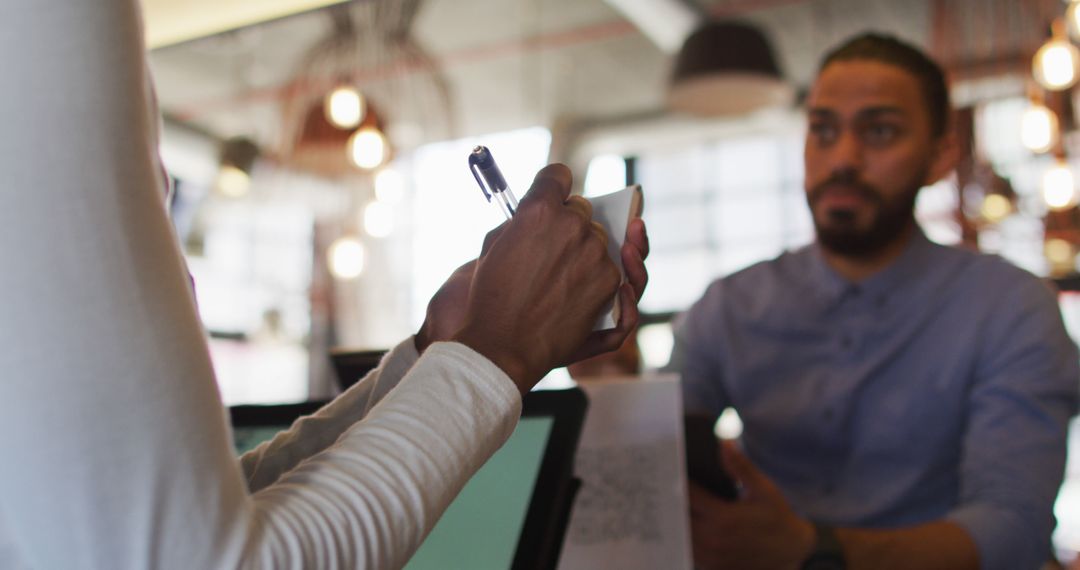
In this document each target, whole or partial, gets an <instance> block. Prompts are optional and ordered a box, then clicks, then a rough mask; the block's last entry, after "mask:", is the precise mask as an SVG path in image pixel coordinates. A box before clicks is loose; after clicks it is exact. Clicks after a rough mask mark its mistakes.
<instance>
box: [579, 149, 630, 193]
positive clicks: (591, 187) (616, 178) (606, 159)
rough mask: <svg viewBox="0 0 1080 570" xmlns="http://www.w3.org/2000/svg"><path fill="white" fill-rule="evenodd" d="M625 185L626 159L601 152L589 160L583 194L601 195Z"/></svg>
mask: <svg viewBox="0 0 1080 570" xmlns="http://www.w3.org/2000/svg"><path fill="white" fill-rule="evenodd" d="M625 187H626V159H624V158H623V157H621V156H619V155H617V154H602V155H600V156H597V157H595V158H593V159H592V160H590V161H589V167H588V169H587V170H586V171H585V196H587V197H589V198H592V197H595V196H603V195H604V194H611V193H612V192H615V191H617V190H621V189H622V188H625Z"/></svg>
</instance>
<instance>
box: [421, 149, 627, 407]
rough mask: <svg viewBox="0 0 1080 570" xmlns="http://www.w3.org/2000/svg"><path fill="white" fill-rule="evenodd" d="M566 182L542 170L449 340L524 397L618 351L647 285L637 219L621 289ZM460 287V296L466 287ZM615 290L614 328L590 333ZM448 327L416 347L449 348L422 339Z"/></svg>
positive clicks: (483, 264)
mask: <svg viewBox="0 0 1080 570" xmlns="http://www.w3.org/2000/svg"><path fill="white" fill-rule="evenodd" d="M570 183H571V175H570V171H569V170H568V169H567V168H566V167H565V166H562V165H551V166H548V167H547V168H544V169H543V170H541V171H540V173H539V174H537V176H536V179H535V181H534V182H533V185H532V187H531V188H530V189H529V192H528V193H527V194H526V195H525V196H524V197H523V198H522V200H521V204H520V207H519V208H518V211H517V214H516V215H515V216H514V219H513V220H510V221H509V222H507V223H506V224H503V226H500V227H499V228H497V229H496V230H495V231H494V232H493V233H492V234H489V236H488V239H487V240H486V242H485V251H484V252H483V254H482V255H481V257H480V258H479V259H478V260H477V262H476V266H475V270H474V271H473V274H472V276H471V280H472V282H471V285H470V286H469V294H468V302H467V304H466V311H465V315H464V318H463V320H462V324H461V327H460V329H459V330H458V331H457V332H455V333H453V335H452V337H451V338H450V340H456V341H459V342H462V343H463V344H466V345H467V346H470V347H471V348H473V349H474V350H476V351H477V352H480V353H481V354H483V355H485V356H487V357H488V358H489V359H491V360H492V362H494V363H495V364H496V365H497V366H499V367H500V368H502V369H503V371H505V372H506V373H507V375H508V376H510V377H511V379H513V380H514V382H515V383H517V385H518V387H519V388H520V389H521V390H522V391H523V392H525V391H527V390H529V389H531V388H532V386H533V385H534V384H535V383H536V382H537V381H538V380H539V379H540V378H541V377H543V375H544V374H546V373H547V372H548V371H549V370H550V369H551V368H553V367H555V366H560V365H563V364H566V363H568V362H571V361H573V360H576V359H580V358H585V357H587V356H591V355H593V354H597V353H599V352H604V351H608V350H612V349H614V348H617V347H618V346H619V345H620V344H621V343H622V341H623V340H624V339H625V338H626V336H627V335H628V334H629V332H630V331H631V330H632V329H633V327H634V326H635V325H636V324H637V318H638V315H637V297H638V295H640V293H641V291H642V290H643V289H644V287H645V282H646V280H647V277H646V273H645V268H644V263H643V260H644V257H645V255H647V253H648V240H647V238H646V237H645V232H644V226H643V224H642V223H641V222H640V220H639V221H636V222H635V223H633V224H631V225H630V227H628V230H627V244H626V246H625V247H624V248H623V251H622V254H623V263H624V264H625V266H626V267H625V271H626V274H627V276H628V280H627V283H626V284H624V285H622V288H621V289H620V276H619V272H618V269H617V268H616V267H615V264H614V263H612V262H611V260H610V259H609V258H608V256H607V235H606V234H605V232H604V230H603V228H602V226H600V225H599V224H597V223H595V222H593V221H592V206H591V205H590V204H589V203H588V201H587V200H585V199H584V198H581V197H577V196H574V197H570ZM463 270H464V268H463ZM465 273H467V270H465ZM455 277H459V275H458V273H455ZM460 279H461V281H459V282H458V283H457V285H456V286H455V287H453V288H454V289H459V288H460V287H461V283H462V282H463V281H464V277H460ZM451 280H452V281H454V280H455V279H454V278H452V279H451ZM448 285H449V282H448ZM446 287H447V286H444V289H446ZM617 290H618V291H619V293H620V300H619V302H620V303H621V305H620V309H621V310H622V317H621V318H620V322H619V324H618V326H617V328H615V329H613V330H611V331H601V332H600V333H592V332H591V329H592V325H593V323H594V322H595V320H596V318H597V317H598V316H599V313H600V311H601V310H602V308H603V306H604V305H605V303H606V302H607V301H608V300H610V299H611V298H612V296H614V295H615V293H616V291H617ZM442 292H443V291H442V290H440V294H441V293H442ZM452 296H453V295H451V293H450V292H447V297H448V298H449V297H452ZM436 297H440V295H436ZM440 301H441V300H440ZM433 302H434V301H433ZM451 313H452V311H447V310H442V309H440V308H436V309H435V310H434V313H433V310H432V307H431V306H429V312H428V321H429V323H430V322H431V321H438V320H441V319H442V318H443V317H444V316H446V315H450V314H451ZM444 324H445V323H438V324H437V325H436V324H434V323H433V324H431V326H428V323H426V324H425V327H424V328H423V329H421V334H420V335H418V337H421V338H418V341H417V344H418V348H420V347H421V346H420V345H421V344H422V343H423V342H433V341H435V340H444V339H443V338H439V337H438V334H439V333H436V334H433V335H428V334H426V333H425V329H426V330H428V331H446V330H449V329H450V328H453V326H452V325H446V326H444Z"/></svg>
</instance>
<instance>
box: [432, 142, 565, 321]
mask: <svg viewBox="0 0 1080 570" xmlns="http://www.w3.org/2000/svg"><path fill="white" fill-rule="evenodd" d="M478 144H482V145H486V146H487V147H488V148H490V149H491V153H492V154H493V155H494V156H495V158H496V160H498V163H499V168H500V170H502V173H503V176H505V177H506V181H507V183H508V184H509V185H510V188H511V189H512V190H513V191H514V193H515V194H516V195H517V197H518V199H521V198H523V197H524V196H525V192H526V191H527V190H528V189H529V185H530V184H531V183H532V180H533V177H534V176H536V172H537V171H538V170H540V169H541V168H543V167H544V165H545V164H547V159H548V151H549V148H550V146H551V132H550V131H548V130H547V129H545V128H541V127H533V128H528V129H521V130H517V131H510V132H505V133H498V134H492V135H485V136H483V137H475V138H468V139H460V140H456V141H448V142H441V143H434V144H429V145H425V146H422V147H420V148H418V149H417V150H416V152H415V154H414V160H413V161H412V163H411V168H412V174H413V176H412V178H411V179H412V180H413V181H414V186H413V191H414V196H415V200H414V207H413V216H414V218H413V227H414V228H415V231H414V237H413V248H414V251H413V285H412V287H413V289H412V291H413V303H412V306H413V310H412V316H413V321H414V322H413V325H414V326H416V325H419V324H420V322H421V321H422V320H423V316H424V311H425V309H426V307H427V303H428V300H429V299H430V298H431V296H432V295H433V294H435V291H437V290H438V288H439V286H440V285H442V284H443V282H444V281H446V278H447V277H449V276H450V273H452V272H453V271H454V269H456V268H457V267H458V266H460V265H461V264H463V263H465V262H466V261H468V260H470V259H473V258H474V257H476V256H477V255H478V254H479V253H480V247H481V245H482V244H483V242H484V236H485V235H486V234H487V232H488V231H490V230H491V229H493V228H495V227H496V226H498V225H499V224H501V223H502V222H503V221H504V220H505V218H503V215H502V213H501V212H500V211H499V208H498V207H497V206H496V205H495V204H489V203H487V202H486V201H485V200H484V196H483V194H482V193H481V192H480V188H479V187H478V186H477V185H476V180H475V179H474V178H473V176H472V173H471V172H470V171H469V167H468V156H469V153H470V152H471V151H472V149H473V147H475V146H476V145H478Z"/></svg>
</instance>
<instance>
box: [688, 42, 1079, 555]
mask: <svg viewBox="0 0 1080 570" xmlns="http://www.w3.org/2000/svg"><path fill="white" fill-rule="evenodd" d="M807 109H808V121H809V126H808V131H807V135H806V147H805V166H806V181H805V187H806V190H807V199H808V203H809V205H810V209H811V211H812V214H813V221H814V226H815V228H816V231H817V240H816V242H815V243H814V244H811V245H810V246H807V247H805V248H803V249H801V250H798V251H794V252H789V253H785V254H783V255H781V256H780V257H778V258H776V259H774V260H771V261H767V262H764V263H760V264H758V265H755V266H753V267H750V268H748V269H745V270H743V271H741V272H738V273H736V274H734V275H731V276H729V277H726V278H723V279H720V280H718V281H716V282H715V283H713V284H712V285H711V286H710V287H709V289H708V291H707V292H706V293H705V295H704V297H703V298H702V299H701V300H699V301H698V302H697V303H696V304H695V305H694V306H693V307H692V308H691V309H690V310H689V311H688V312H687V313H686V314H685V315H683V316H682V317H681V318H680V319H679V321H678V322H677V324H676V334H675V337H676V345H675V350H674V353H673V355H672V362H671V364H670V365H669V367H670V368H671V369H674V370H677V371H680V372H681V373H682V376H683V382H684V391H685V405H686V409H687V411H688V413H689V412H694V413H706V414H709V415H711V416H712V417H716V416H717V415H718V414H720V413H721V412H722V411H723V410H724V409H725V408H727V407H733V408H734V409H736V410H737V411H738V413H739V414H740V416H741V418H742V421H743V424H744V431H743V435H742V438H741V439H742V445H741V449H740V448H737V447H735V446H733V445H732V442H725V443H724V445H723V450H722V455H723V461H724V464H725V467H726V469H727V470H728V471H729V473H730V474H731V475H732V476H733V477H734V478H735V479H736V480H737V481H738V482H739V484H740V485H741V492H740V496H739V498H738V499H737V500H736V501H734V502H727V501H724V500H722V499H720V498H718V497H716V496H714V495H711V494H710V493H709V492H708V491H706V490H705V489H703V488H701V487H698V486H696V485H692V486H691V520H692V532H693V545H694V558H695V562H696V564H697V565H698V567H700V568H713V567H721V566H722V567H729V568H800V567H801V568H845V567H848V568H904V569H910V568H977V567H983V568H1002V569H1020V568H1037V567H1038V566H1039V565H1040V564H1041V563H1042V562H1045V561H1046V560H1047V558H1048V557H1049V555H1050V534H1051V531H1052V529H1053V525H1054V519H1053V515H1052V506H1053V502H1054V498H1055V496H1056V494H1057V491H1058V487H1059V486H1060V484H1061V480H1062V474H1063V468H1064V462H1065V439H1066V428H1067V423H1068V420H1069V418H1070V417H1071V416H1072V415H1073V413H1074V412H1075V410H1076V407H1077V388H1078V384H1080V370H1078V356H1077V351H1076V347H1075V346H1074V345H1073V344H1072V342H1071V341H1070V339H1069V338H1068V336H1067V334H1066V332H1065V329H1064V326H1063V324H1062V320H1061V316H1060V313H1059V310H1058V307H1057V304H1056V299H1055V295H1054V293H1053V292H1052V291H1051V290H1050V288H1048V287H1047V286H1046V285H1044V284H1043V282H1041V281H1040V280H1039V279H1037V278H1036V277H1034V276H1032V275H1030V274H1028V273H1026V272H1024V271H1022V270H1020V269H1017V268H1015V267H1013V266H1011V265H1009V264H1008V263H1006V262H1005V261H1003V260H1001V259H1000V258H998V257H995V256H988V255H980V254H977V253H974V252H969V251H964V250H960V249H955V248H951V247H944V246H940V245H937V244H934V243H931V242H930V241H928V240H927V238H926V237H925V236H924V235H923V233H922V231H921V230H920V228H919V227H918V225H917V224H916V222H915V219H914V216H913V210H914V204H915V197H916V195H917V194H918V191H919V189H920V188H921V187H922V186H925V185H928V184H931V183H934V182H935V181H937V180H938V179H940V178H941V177H942V176H944V175H945V174H946V173H947V172H948V171H949V170H950V169H951V167H952V158H951V156H952V154H953V148H952V144H951V140H950V136H949V135H948V134H947V128H946V127H947V122H948V121H947V117H948V109H949V105H948V92H947V87H946V85H945V81H944V77H943V74H942V71H941V70H940V68H939V67H938V66H937V65H936V64H934V63H933V62H932V61H930V60H929V59H928V58H927V57H926V56H925V55H923V54H922V53H920V52H919V51H918V50H916V49H914V48H912V47H911V46H908V45H906V44H904V43H902V42H899V41H897V40H895V39H893V38H889V37H883V36H878V35H863V36H860V37H857V38H855V39H853V40H850V41H848V42H847V43H845V44H844V45H842V46H840V47H839V48H837V49H836V50H835V51H833V52H832V53H830V54H829V55H828V56H827V57H826V58H825V60H824V62H823V64H822V66H821V69H820V71H819V74H818V77H817V79H816V81H815V83H814V85H813V87H812V89H811V91H810V94H809V98H808V101H807Z"/></svg>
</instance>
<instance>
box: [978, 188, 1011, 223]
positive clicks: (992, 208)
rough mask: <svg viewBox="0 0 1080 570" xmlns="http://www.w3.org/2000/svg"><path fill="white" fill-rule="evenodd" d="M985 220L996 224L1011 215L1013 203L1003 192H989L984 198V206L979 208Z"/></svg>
mask: <svg viewBox="0 0 1080 570" xmlns="http://www.w3.org/2000/svg"><path fill="white" fill-rule="evenodd" d="M979 212H980V214H982V217H983V219H984V220H986V221H988V222H990V223H991V224H996V223H998V222H1000V221H1001V220H1004V219H1005V218H1007V217H1009V214H1011V213H1012V203H1010V202H1009V199H1008V198H1006V197H1005V196H1002V195H1001V194H989V195H987V196H986V198H983V203H982V208H980V209H979Z"/></svg>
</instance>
